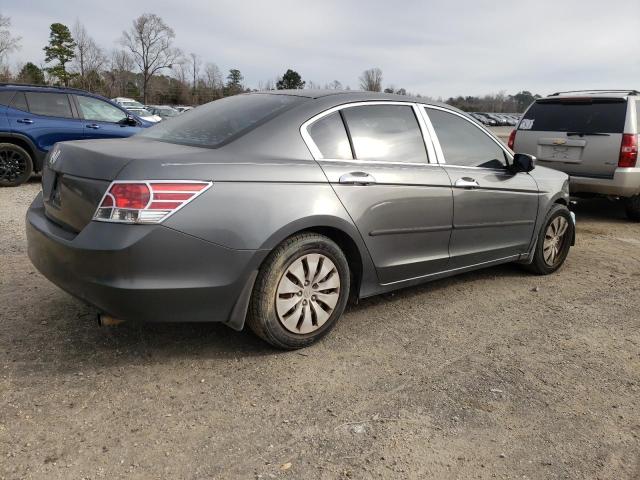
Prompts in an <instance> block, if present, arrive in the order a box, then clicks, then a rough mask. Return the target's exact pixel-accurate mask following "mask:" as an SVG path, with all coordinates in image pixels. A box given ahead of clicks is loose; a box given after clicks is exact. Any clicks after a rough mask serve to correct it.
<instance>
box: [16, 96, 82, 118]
mask: <svg viewBox="0 0 640 480" xmlns="http://www.w3.org/2000/svg"><path fill="white" fill-rule="evenodd" d="M26 95H27V103H28V104H29V111H30V112H31V113H35V114H36V115H46V116H49V117H64V118H73V114H72V113H71V104H70V103H69V97H68V96H67V94H66V93H46V92H27V94H26Z"/></svg>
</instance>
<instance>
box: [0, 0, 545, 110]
mask: <svg viewBox="0 0 640 480" xmlns="http://www.w3.org/2000/svg"><path fill="white" fill-rule="evenodd" d="M20 41H21V38H20V37H17V36H14V35H12V33H11V19H10V18H9V17H6V16H3V15H2V14H0V81H2V82H18V83H30V84H36V85H63V86H69V87H75V88H81V89H84V90H88V91H91V92H93V93H98V94H101V95H104V96H105V97H108V98H113V97H118V96H121V97H131V98H135V99H137V100H140V101H141V102H142V103H144V104H172V105H179V104H191V105H199V104H202V103H206V102H210V101H212V100H216V99H218V98H222V97H225V96H229V95H236V94H238V93H243V92H248V91H256V90H276V89H302V88H311V89H319V88H324V89H336V90H343V89H344V90H350V86H349V85H347V86H343V84H342V83H341V82H340V81H339V80H334V81H332V82H330V83H328V84H325V85H319V84H317V83H315V82H313V81H307V80H303V79H302V77H301V75H300V74H299V73H298V72H296V71H295V70H292V69H288V70H287V71H286V72H285V73H284V74H283V75H282V76H280V77H278V78H276V79H272V80H271V79H270V80H266V81H264V82H259V83H258V85H257V88H254V89H251V88H249V87H248V86H247V85H245V82H244V76H243V75H242V73H241V71H240V70H239V69H237V68H232V69H230V70H229V71H228V73H227V74H226V75H225V76H224V77H223V74H222V72H221V70H220V69H219V68H218V66H217V65H216V64H215V63H213V62H205V61H203V59H202V57H201V56H200V55H198V54H196V53H193V52H191V53H188V54H185V53H184V52H183V51H182V50H181V49H180V48H178V47H177V46H176V45H175V32H174V30H173V29H172V28H171V27H170V26H169V25H168V24H167V23H166V22H165V21H164V20H163V19H162V18H160V17H159V16H158V15H155V14H153V13H145V14H143V15H140V16H139V17H138V18H136V19H135V20H133V21H132V23H131V26H130V27H129V29H127V30H124V31H123V32H122V34H121V36H120V37H119V38H118V48H115V49H114V50H112V51H110V52H108V51H106V50H105V49H103V48H102V47H100V46H99V45H98V44H97V43H96V42H95V40H94V39H93V38H92V37H91V36H90V35H89V33H88V32H87V30H86V28H85V27H84V25H83V24H82V23H81V22H80V21H79V20H78V21H76V22H75V24H74V25H72V27H71V28H69V27H68V26H67V25H64V24H62V23H53V24H51V26H50V33H49V42H48V44H47V45H45V46H44V47H43V50H44V54H45V63H44V64H42V65H36V64H35V63H34V62H26V63H25V64H23V65H20V66H19V67H18V68H17V69H15V70H12V69H11V68H9V66H8V65H7V63H6V60H7V58H8V56H9V55H10V54H11V53H13V52H15V51H16V50H18V49H19V48H20ZM358 80H359V85H358V86H359V88H360V89H362V90H368V91H374V92H386V93H396V94H400V95H412V94H411V93H410V92H407V91H406V90H405V89H404V88H396V87H395V86H393V85H387V86H386V87H385V86H384V85H383V75H382V70H381V69H379V68H370V69H367V70H365V71H364V72H362V75H360V77H359V79H358ZM414 96H417V97H420V96H421V95H420V94H415V95H414ZM536 97H539V96H537V95H533V94H531V93H530V92H528V91H521V92H519V93H517V94H515V95H506V94H505V92H500V93H498V94H495V95H486V96H484V97H476V96H466V97H462V96H459V97H451V98H449V99H446V100H444V99H442V98H438V99H437V100H440V101H445V102H447V103H449V104H451V105H453V106H456V107H458V108H461V109H462V110H466V111H491V112H521V111H523V110H524V109H525V108H526V107H527V106H528V105H529V104H530V103H531V102H532V101H533V100H534V99H535V98H536ZM427 98H429V97H427Z"/></svg>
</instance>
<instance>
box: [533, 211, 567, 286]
mask: <svg viewBox="0 0 640 480" xmlns="http://www.w3.org/2000/svg"><path fill="white" fill-rule="evenodd" d="M574 234H575V226H574V224H573V219H572V218H571V212H569V209H568V208H567V207H566V206H564V205H560V204H555V205H553V206H552V207H551V209H550V210H549V212H548V213H547V216H546V218H545V221H544V223H543V224H542V228H541V229H540V233H539V234H538V241H537V242H536V250H535V252H534V256H533V262H531V263H530V264H529V265H525V267H526V268H527V269H528V270H529V271H531V272H533V273H536V274H538V275H549V274H550V273H553V272H555V271H556V270H558V269H559V268H560V267H561V266H562V264H564V261H565V260H566V259H567V255H569V249H570V248H571V243H572V241H573V236H574Z"/></svg>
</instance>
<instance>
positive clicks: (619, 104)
mask: <svg viewBox="0 0 640 480" xmlns="http://www.w3.org/2000/svg"><path fill="white" fill-rule="evenodd" d="M626 112H627V102H626V101H624V100H618V101H616V100H598V99H580V100H553V101H549V100H543V101H538V102H536V103H534V104H533V105H531V108H529V110H527V113H525V115H524V117H523V119H522V121H521V122H520V126H519V127H518V128H519V129H520V130H534V131H539V132H580V133H622V132H623V130H624V122H625V116H626Z"/></svg>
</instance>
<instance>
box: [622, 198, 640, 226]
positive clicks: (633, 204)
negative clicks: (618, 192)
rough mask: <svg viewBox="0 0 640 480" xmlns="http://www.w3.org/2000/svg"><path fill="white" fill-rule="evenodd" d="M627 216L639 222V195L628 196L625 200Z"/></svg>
mask: <svg viewBox="0 0 640 480" xmlns="http://www.w3.org/2000/svg"><path fill="white" fill-rule="evenodd" d="M625 208H626V211H627V218H628V219H629V220H633V221H634V222H640V195H634V196H633V197H629V198H627V199H626V201H625Z"/></svg>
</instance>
